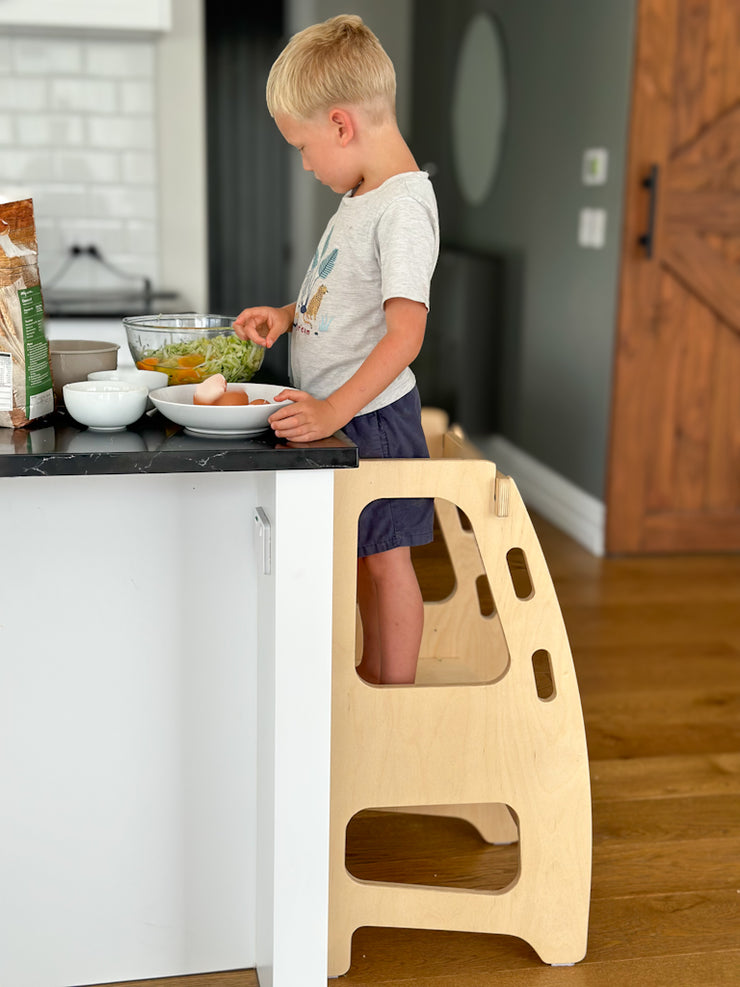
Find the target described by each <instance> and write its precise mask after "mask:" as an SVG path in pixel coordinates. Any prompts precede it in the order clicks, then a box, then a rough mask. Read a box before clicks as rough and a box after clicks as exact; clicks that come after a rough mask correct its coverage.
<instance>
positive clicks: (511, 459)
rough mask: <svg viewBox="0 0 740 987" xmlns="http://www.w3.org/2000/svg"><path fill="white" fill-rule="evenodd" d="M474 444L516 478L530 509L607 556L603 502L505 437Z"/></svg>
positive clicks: (476, 440) (591, 549)
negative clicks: (605, 551)
mask: <svg viewBox="0 0 740 987" xmlns="http://www.w3.org/2000/svg"><path fill="white" fill-rule="evenodd" d="M474 441H475V445H476V447H477V448H478V449H480V450H481V452H482V453H484V455H485V456H486V457H487V458H488V459H491V460H492V461H493V462H494V463H495V464H496V465H497V466H498V467H499V469H500V470H501V472H502V473H506V474H507V475H509V476H511V477H512V479H513V480H514V482H515V483H516V485H517V487H518V489H519V493H520V494H521V495H522V499H523V500H524V502H525V504H527V506H528V507H531V508H532V510H534V511H536V512H537V513H538V514H541V515H542V517H544V518H546V520H548V521H550V522H551V523H552V524H554V525H555V526H556V527H558V528H560V529H561V530H562V531H564V532H565V533H566V534H568V535H570V536H571V538H573V539H574V540H575V541H577V542H578V543H579V545H583V547H584V548H585V549H587V550H588V551H589V552H591V554H592V555H598V556H603V555H604V546H605V523H606V509H605V507H604V504H603V503H602V502H601V501H600V500H597V498H596V497H593V496H592V495H591V494H589V493H586V492H585V490H581V488H580V487H577V486H576V485H575V484H574V483H571V481H570V480H566V479H565V477H562V476H561V475H560V474H559V473H556V472H555V471H554V470H551V469H550V467H549V466H545V465H544V464H543V463H541V462H540V461H539V460H537V459H534V458H533V457H532V456H530V455H529V454H528V453H526V452H523V451H522V450H521V449H519V448H517V446H515V445H513V444H512V443H511V442H509V440H508V439H505V438H504V437H503V436H501V435H492V436H490V437H488V438H478V437H476V439H475V440H474Z"/></svg>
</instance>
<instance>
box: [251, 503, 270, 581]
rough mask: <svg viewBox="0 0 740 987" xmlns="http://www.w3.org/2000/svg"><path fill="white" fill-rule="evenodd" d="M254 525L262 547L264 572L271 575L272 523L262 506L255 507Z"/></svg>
mask: <svg viewBox="0 0 740 987" xmlns="http://www.w3.org/2000/svg"><path fill="white" fill-rule="evenodd" d="M254 525H255V528H256V529H257V537H258V538H259V540H260V547H261V549H262V573H263V575H265V576H269V575H270V573H271V572H272V525H271V524H270V519H269V518H268V516H267V514H266V513H265V511H264V509H263V508H261V507H255V509H254Z"/></svg>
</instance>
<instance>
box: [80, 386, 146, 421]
mask: <svg viewBox="0 0 740 987" xmlns="http://www.w3.org/2000/svg"><path fill="white" fill-rule="evenodd" d="M62 393H63V400H64V404H65V406H66V408H67V411H68V412H69V414H70V415H71V416H72V418H74V420H75V421H77V422H79V423H80V424H81V425H87V427H88V428H91V429H93V430H94V431H96V432H120V431H122V430H123V429H124V428H126V426H127V425H131V424H132V423H133V422H135V421H137V420H138V419H139V418H141V416H142V415H143V414H144V410H145V408H146V402H147V398H148V397H149V391H148V390H147V389H146V387H145V386H144V385H143V384H128V383H126V381H122V380H81V381H78V382H76V383H72V384H65V385H64V388H63V390H62Z"/></svg>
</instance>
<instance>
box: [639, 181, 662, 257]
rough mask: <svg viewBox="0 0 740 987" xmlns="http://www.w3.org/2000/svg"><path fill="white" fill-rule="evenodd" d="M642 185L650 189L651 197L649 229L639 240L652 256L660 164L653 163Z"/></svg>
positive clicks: (647, 253)
mask: <svg viewBox="0 0 740 987" xmlns="http://www.w3.org/2000/svg"><path fill="white" fill-rule="evenodd" d="M642 185H643V188H646V189H648V190H649V192H650V199H649V201H648V226H647V230H646V231H645V232H644V233H643V234H642V236H641V237H640V238H639V240H638V242H639V243H640V245H641V246H642V247H644V248H645V256H646V257H648V258H650V257H652V256H653V246H654V239H655V204H656V202H657V199H658V166H657V165H656V164H654V165H652V167H651V168H650V174H649V175H648V176H647V177H646V178H643V180H642Z"/></svg>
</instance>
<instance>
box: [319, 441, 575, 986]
mask: <svg viewBox="0 0 740 987" xmlns="http://www.w3.org/2000/svg"><path fill="white" fill-rule="evenodd" d="M445 439H446V436H445ZM450 441H451V444H452V446H453V447H454V446H456V445H457V446H461V445H464V440H463V439H461V437H460V436H452V437H451V440H450ZM336 483H337V491H336V496H337V499H338V502H339V503H341V504H342V511H341V512H338V513H337V517H336V519H335V520H336V524H335V594H334V649H333V650H334V655H333V687H332V692H333V699H332V799H331V802H332V805H331V834H330V858H331V859H330V906H329V907H330V942H329V972H330V975H331V976H336V975H338V974H341V973H344V972H345V971H346V970H347V969H348V967H349V962H350V942H351V937H352V933H353V932H354V930H355V929H356V928H358V927H359V926H362V925H380V926H405V927H409V926H410V927H417V928H427V929H457V930H466V931H488V932H499V933H503V934H506V935H516V936H521V937H522V938H524V939H525V940H526V941H528V942H530V943H531V944H532V945H533V946H534V948H535V949H536V950H537V952H538V953H539V955H540V956H541V957H542V959H543V960H544V961H545V962H549V963H573V962H576V961H577V960H579V959H581V958H582V956H583V955H584V952H585V946H586V934H587V923H588V897H589V888H590V854H591V830H590V794H589V783H588V766H587V758H586V749H585V736H584V729H583V719H582V715H581V709H580V701H579V696H578V690H577V686H576V682H575V675H574V671H573V665H572V658H571V655H570V649H569V645H568V641H567V636H566V634H565V628H564V626H563V622H562V617H561V615H560V611H559V607H558V604H557V600H556V598H555V593H554V590H553V587H552V581H551V580H550V577H549V573H548V571H547V566H546V564H545V561H544V558H543V556H542V553H541V551H540V549H539V544H538V542H537V539H536V536H535V535H534V530H533V528H532V525H531V522H530V520H529V517H528V515H527V512H526V510H525V508H524V505H523V504H522V502H521V499H520V497H519V495H518V491H517V490H516V488H515V486H514V484H513V483H512V482H511V481H510V480H509V479H508V478H506V477H503V476H501V475H500V474H498V473H497V471H496V467H495V465H494V464H493V463H490V462H487V461H484V460H475V459H446V458H444V459H436V460H425V461H422V460H407V461H398V460H396V461H393V462H389V461H368V460H366V461H364V462H362V463H361V464H360V467H359V469H358V470H353V471H351V476H350V475H349V471H347V473H346V474H344V475H337V477H336ZM398 496H407V497H425V496H427V497H428V496H433V497H435V499H437V498H439V499H444V500H446V501H448V502H450V503H451V504H454V505H456V507H459V508H460V509H461V510H462V511H463V512H464V513H465V515H466V516H467V517H468V518H469V519H470V522H471V524H472V527H473V531H474V532H475V535H476V540H477V545H478V549H479V551H480V556H481V559H482V560H483V563H484V566H485V571H486V573H487V575H488V579H489V582H490V585H491V591H492V594H493V597H494V600H495V601H496V610H497V614H498V617H499V619H500V622H501V627H502V631H503V636H504V638H505V640H506V645H507V649H508V654H509V656H510V660H509V662H508V665H507V667H506V670H505V673H504V674H503V675H502V676H501V677H500V678H499V679H498V680H497V681H495V682H490V683H486V684H478V685H470V686H465V685H452V686H450V685H432V686H424V685H422V684H419V685H415V686H406V687H403V686H400V687H393V686H390V687H388V686H371V685H368V684H367V683H365V682H363V681H362V680H361V679H360V678H359V676H358V675H357V674H356V671H355V594H356V545H357V535H356V532H357V519H358V517H359V513H360V511H361V510H362V508H363V507H364V506H365V504H367V503H369V502H371V501H372V500H375V499H377V498H379V497H398ZM512 549H520V550H521V551H522V553H523V556H524V558H525V559H526V564H527V568H528V572H529V576H530V578H531V583H532V586H533V591H532V593H531V594H530V595H529V596H528V597H527V598H520V596H519V595H517V592H516V589H515V585H514V581H513V579H512V572H511V568H510V566H509V565H508V564H507V554H508V553H509V552H510V551H511V550H512ZM539 652H546V653H547V656H548V662H549V663H550V666H551V670H552V677H553V682H554V689H553V692H552V695H551V696H550V697H549V698H548V699H547V701H543V699H542V698H540V696H539V695H538V691H537V687H536V682H535V677H534V673H533V667H532V660H533V656H534V655H535V654H537V653H539ZM490 803H496V804H499V805H502V804H506V805H509V806H511V807H512V809H513V810H514V811H515V812H516V815H517V819H518V823H519V833H520V869H519V874H518V877H517V879H516V881H514V882H512V884H511V885H510V886H509V887H507V888H506V889H505V890H504V891H502V892H498V893H492V894H482V893H481V892H480V891H471V890H466V889H462V888H429V887H426V886H424V887H418V886H417V887H415V886H411V885H400V884H395V883H385V882H362V881H359V880H357V879H355V878H353V877H352V876H351V875H350V874H349V873H348V872H347V869H346V866H345V832H346V828H347V825H348V823H349V821H350V820H351V819H352V818H353V817H354V816H355V815H356V814H357V813H359V812H360V811H362V810H363V809H367V808H379V807H404V806H406V807H418V806H423V805H431V806H469V805H471V804H490Z"/></svg>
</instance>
